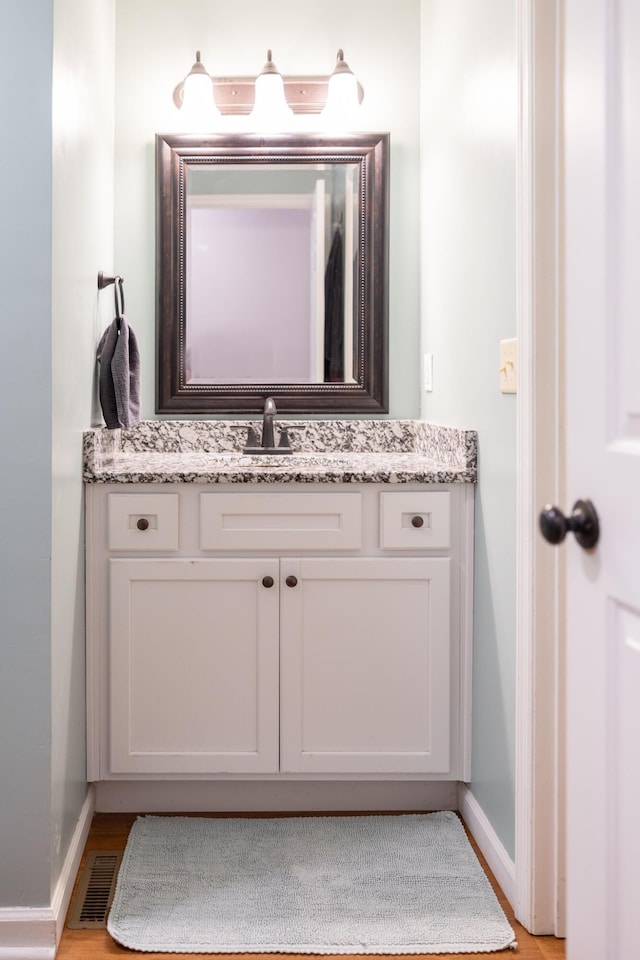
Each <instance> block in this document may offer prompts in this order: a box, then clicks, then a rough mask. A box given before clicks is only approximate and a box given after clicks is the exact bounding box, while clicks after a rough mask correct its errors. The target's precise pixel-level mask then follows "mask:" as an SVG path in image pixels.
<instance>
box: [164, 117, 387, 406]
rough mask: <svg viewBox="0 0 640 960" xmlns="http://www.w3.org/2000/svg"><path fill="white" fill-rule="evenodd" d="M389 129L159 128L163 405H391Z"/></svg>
mask: <svg viewBox="0 0 640 960" xmlns="http://www.w3.org/2000/svg"><path fill="white" fill-rule="evenodd" d="M387 149H388V136H387V135H385V134H376V135H371V134H364V135H360V134H355V135H352V136H351V137H348V138H346V139H345V140H344V141H343V142H341V143H340V144H336V143H335V142H334V143H328V142H326V140H325V139H318V138H316V137H304V136H298V137H276V138H270V139H269V140H264V139H262V138H257V137H254V136H249V135H247V136H240V137H238V136H236V137H231V136H228V137H225V136H210V137H203V138H196V137H191V136H160V135H159V136H158V138H157V165H158V169H157V173H158V183H157V199H158V258H157V286H158V347H159V356H158V361H159V362H158V412H189V413H202V412H207V411H218V412H230V413H231V412H234V413H235V412H238V411H242V410H248V411H249V410H251V411H254V410H255V411H257V410H259V409H261V407H262V402H263V399H264V397H265V396H266V395H273V396H275V397H276V398H277V402H278V409H279V410H282V411H285V412H286V411H306V412H313V411H322V410H323V409H326V410H330V411H332V412H339V411H345V412H350V411H353V412H357V411H360V410H363V411H364V410H367V411H370V412H375V411H378V412H385V411H386V389H387V387H386V385H387V375H386V370H387V356H386V327H387V307H386V301H387V291H386V276H387V264H386V259H387V257H386V206H387V183H386V180H387V170H386V157H387Z"/></svg>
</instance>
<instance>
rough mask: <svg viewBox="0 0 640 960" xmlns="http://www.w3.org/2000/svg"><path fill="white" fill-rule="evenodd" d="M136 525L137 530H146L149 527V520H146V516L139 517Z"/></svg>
mask: <svg viewBox="0 0 640 960" xmlns="http://www.w3.org/2000/svg"><path fill="white" fill-rule="evenodd" d="M136 526H137V528H138V530H148V529H149V521H148V520H147V518H146V517H140V519H139V520H138V522H137V524H136Z"/></svg>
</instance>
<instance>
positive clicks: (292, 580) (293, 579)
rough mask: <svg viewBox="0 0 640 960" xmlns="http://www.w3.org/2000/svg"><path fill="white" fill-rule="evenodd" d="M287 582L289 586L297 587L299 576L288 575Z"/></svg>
mask: <svg viewBox="0 0 640 960" xmlns="http://www.w3.org/2000/svg"><path fill="white" fill-rule="evenodd" d="M285 583H286V585H287V586H288V587H295V586H296V584H297V583H298V578H297V577H293V576H291V577H287V579H286V580H285Z"/></svg>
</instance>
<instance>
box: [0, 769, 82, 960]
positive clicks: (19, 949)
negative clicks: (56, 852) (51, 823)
mask: <svg viewBox="0 0 640 960" xmlns="http://www.w3.org/2000/svg"><path fill="white" fill-rule="evenodd" d="M94 810H95V790H94V788H93V787H90V789H89V791H88V793H87V796H86V798H85V801H84V804H83V805H82V810H81V812H80V817H79V819H78V823H77V824H76V828H75V830H74V832H73V837H72V838H71V843H70V844H69V849H68V851H67V855H66V857H65V859H64V864H63V866H62V871H61V873H60V877H59V878H58V882H57V884H56V888H55V891H54V895H53V898H52V902H51V906H50V907H2V908H0V960H54V958H55V955H56V951H57V949H58V944H59V942H60V937H61V936H62V929H63V927H64V921H65V917H66V915H67V909H68V907H69V902H70V900H71V894H72V892H73V885H74V883H75V879H76V874H77V872H78V868H79V866H80V860H81V857H82V852H83V850H84V846H85V843H86V839H87V836H88V834H89V829H90V827H91V821H92V819H93V813H94Z"/></svg>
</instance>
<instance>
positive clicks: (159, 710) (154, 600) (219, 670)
mask: <svg viewBox="0 0 640 960" xmlns="http://www.w3.org/2000/svg"><path fill="white" fill-rule="evenodd" d="M278 573H279V568H278V561H277V560H272V559H262V560H163V559H162V560H161V559H153V560H111V561H110V564H109V582H110V605H111V620H110V644H109V647H110V651H111V674H110V677H111V683H110V706H109V732H110V771H111V773H115V774H118V773H134V774H145V773H147V774H161V773H164V774H170V775H171V774H207V773H251V772H253V773H275V772H276V771H277V769H278V756H279V740H278Z"/></svg>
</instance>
